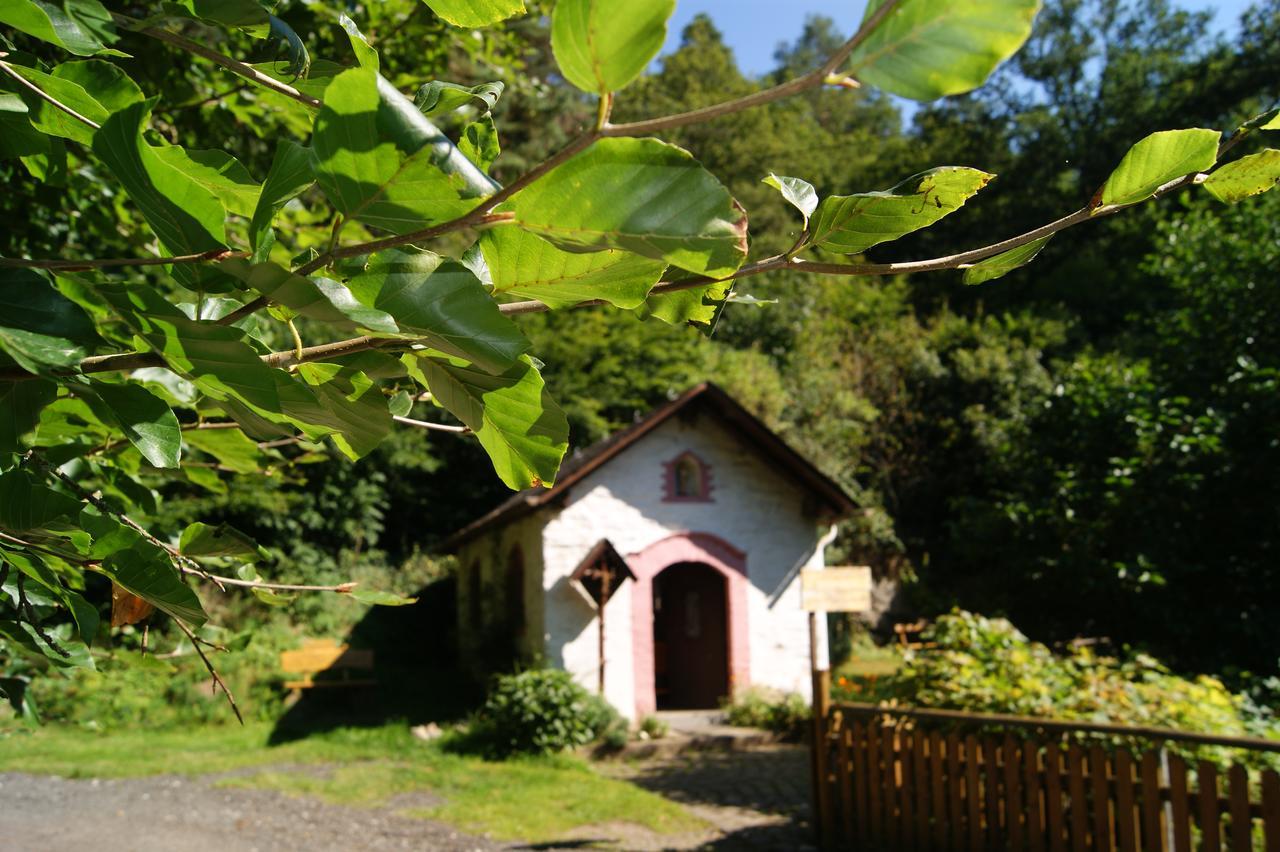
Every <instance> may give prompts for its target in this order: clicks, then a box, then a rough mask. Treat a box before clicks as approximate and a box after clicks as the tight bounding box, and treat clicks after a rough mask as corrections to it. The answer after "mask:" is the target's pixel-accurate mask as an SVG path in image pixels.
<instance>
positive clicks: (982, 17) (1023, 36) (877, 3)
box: [848, 0, 1040, 101]
mask: <svg viewBox="0 0 1280 852" xmlns="http://www.w3.org/2000/svg"><path fill="white" fill-rule="evenodd" d="M885 2H886V0H870V2H868V3H867V11H866V14H865V15H864V20H865V19H866V18H870V17H871V16H872V15H873V14H875V12H876V11H877V10H878V9H879V8H880V7H881V6H883V5H884V3H885ZM1039 10H1040V0H901V2H900V3H899V4H898V6H897V8H895V9H894V10H893V11H892V12H890V13H889V15H888V17H886V18H885V19H884V20H883V21H881V22H880V25H879V26H878V27H876V29H875V30H874V31H873V32H872V33H871V35H870V36H869V37H868V38H866V39H865V40H864V41H863V42H862V43H861V44H860V45H858V47H857V48H856V49H855V50H854V51H853V54H852V55H851V56H850V57H849V63H848V67H849V73H850V74H852V75H853V76H854V77H856V78H857V79H859V80H861V81H862V82H864V83H869V84H870V85H872V86H875V87H877V88H879V89H884V90H885V91H886V92H892V93H893V94H895V95H900V96H901V97H904V98H911V99H913V100H917V101H931V100H934V99H935V98H940V97H943V96H944V95H957V94H960V93H961V92H967V91H969V90H971V89H976V88H977V87H978V86H981V85H982V84H983V83H984V82H986V80H987V77H989V76H990V75H991V72H992V71H994V70H995V68H996V66H997V65H999V64H1000V63H1001V62H1003V61H1004V60H1006V59H1008V58H1009V57H1010V56H1012V55H1013V54H1014V53H1016V52H1017V50H1018V48H1020V47H1022V44H1023V42H1025V41H1026V40H1027V37H1028V36H1030V35H1031V25H1032V22H1033V21H1034V20H1035V16H1036V12H1038V11H1039Z"/></svg>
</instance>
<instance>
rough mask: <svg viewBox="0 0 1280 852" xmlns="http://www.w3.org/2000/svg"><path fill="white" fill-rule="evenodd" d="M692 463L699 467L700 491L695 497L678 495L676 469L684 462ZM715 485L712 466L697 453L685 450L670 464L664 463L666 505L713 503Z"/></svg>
mask: <svg viewBox="0 0 1280 852" xmlns="http://www.w3.org/2000/svg"><path fill="white" fill-rule="evenodd" d="M686 460H689V461H692V462H693V463H694V464H696V465H697V466H698V482H699V485H701V488H700V490H699V491H698V493H697V494H694V495H687V496H686V495H681V494H677V493H676V469H677V468H678V467H679V466H680V463H681V462H683V461H686ZM714 488H715V485H714V483H712V481H711V465H709V464H707V463H706V462H705V461H703V460H702V459H701V458H700V457H699V456H698V454H697V453H695V452H693V451H692V450H685V451H684V452H683V453H681V454H680V455H678V456H676V457H675V458H673V459H672V460H671V461H669V462H663V463H662V502H664V503H712V502H715V501H714V499H713V498H712V497H711V492H712V491H713V490H714Z"/></svg>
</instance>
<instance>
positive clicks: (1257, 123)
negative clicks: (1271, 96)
mask: <svg viewBox="0 0 1280 852" xmlns="http://www.w3.org/2000/svg"><path fill="white" fill-rule="evenodd" d="M1252 130H1280V107H1278V108H1276V109H1269V110H1267V111H1266V112H1264V113H1263V114H1262V115H1255V116H1254V117H1253V118H1251V119H1249V120H1248V121H1246V122H1245V123H1244V124H1242V125H1240V129H1239V130H1237V131H1236V132H1237V133H1248V132H1250V131H1252Z"/></svg>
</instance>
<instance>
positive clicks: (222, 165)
mask: <svg viewBox="0 0 1280 852" xmlns="http://www.w3.org/2000/svg"><path fill="white" fill-rule="evenodd" d="M152 150H154V151H155V153H156V156H158V157H159V158H160V159H161V160H162V161H164V162H166V163H168V164H169V165H170V166H172V167H173V168H175V169H177V170H178V171H180V172H182V173H183V174H184V175H186V176H187V177H188V178H190V179H191V180H193V181H195V182H196V183H198V184H200V185H201V186H203V187H204V188H205V189H207V190H209V192H210V193H212V194H213V195H214V196H216V197H217V198H218V200H219V201H221V202H222V204H223V206H224V207H226V208H227V212H228V213H234V214H236V215H237V216H243V217H245V218H246V219H248V218H249V217H250V216H252V215H253V213H254V210H255V209H256V208H257V206H258V196H259V195H260V194H261V192H262V187H261V186H259V185H258V182H257V181H256V180H254V179H253V175H251V174H249V170H248V169H246V168H245V167H244V166H243V165H242V164H241V163H240V161H239V160H237V159H236V158H235V157H233V156H231V155H230V154H228V153H226V152H225V151H216V150H207V151H200V150H190V151H188V150H185V149H183V148H179V147H178V146H177V145H169V146H167V147H164V148H154V149H152Z"/></svg>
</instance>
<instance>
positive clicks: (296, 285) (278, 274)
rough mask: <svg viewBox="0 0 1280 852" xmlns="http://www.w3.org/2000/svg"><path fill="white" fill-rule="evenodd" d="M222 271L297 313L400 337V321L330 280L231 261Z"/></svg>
mask: <svg viewBox="0 0 1280 852" xmlns="http://www.w3.org/2000/svg"><path fill="white" fill-rule="evenodd" d="M222 268H223V269H225V270H227V271H228V272H229V273H230V274H232V275H234V276H235V277H236V278H238V279H240V280H241V281H243V282H244V283H245V285H246V286H248V287H250V288H252V289H254V290H257V291H258V292H259V293H261V294H262V295H264V296H266V297H267V298H268V299H270V300H271V301H272V302H273V303H275V304H279V305H284V306H285V307H287V308H288V309H289V310H291V311H292V312H293V313H295V314H297V315H299V316H304V317H307V318H309V319H314V320H317V321H319V322H325V323H329V324H330V325H333V326H335V327H337V328H343V329H360V330H367V331H370V332H372V333H375V334H377V333H382V334H397V333H399V331H400V328H399V326H397V325H396V321H395V320H394V319H392V317H391V315H390V314H388V313H386V312H385V311H380V310H377V309H375V308H371V307H369V306H367V305H364V304H362V303H361V302H360V301H358V300H357V299H356V297H355V296H354V295H352V293H351V291H350V290H348V289H347V287H346V286H345V285H343V284H340V283H338V282H337V281H331V280H329V279H327V278H314V279H312V278H303V277H302V276H301V275H296V274H294V273H292V272H290V271H289V270H287V269H284V268H283V267H280V266H278V265H276V264H274V263H269V262H268V263H257V264H251V263H249V262H247V261H244V260H239V259H236V260H227V261H224V262H223V263H222Z"/></svg>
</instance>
